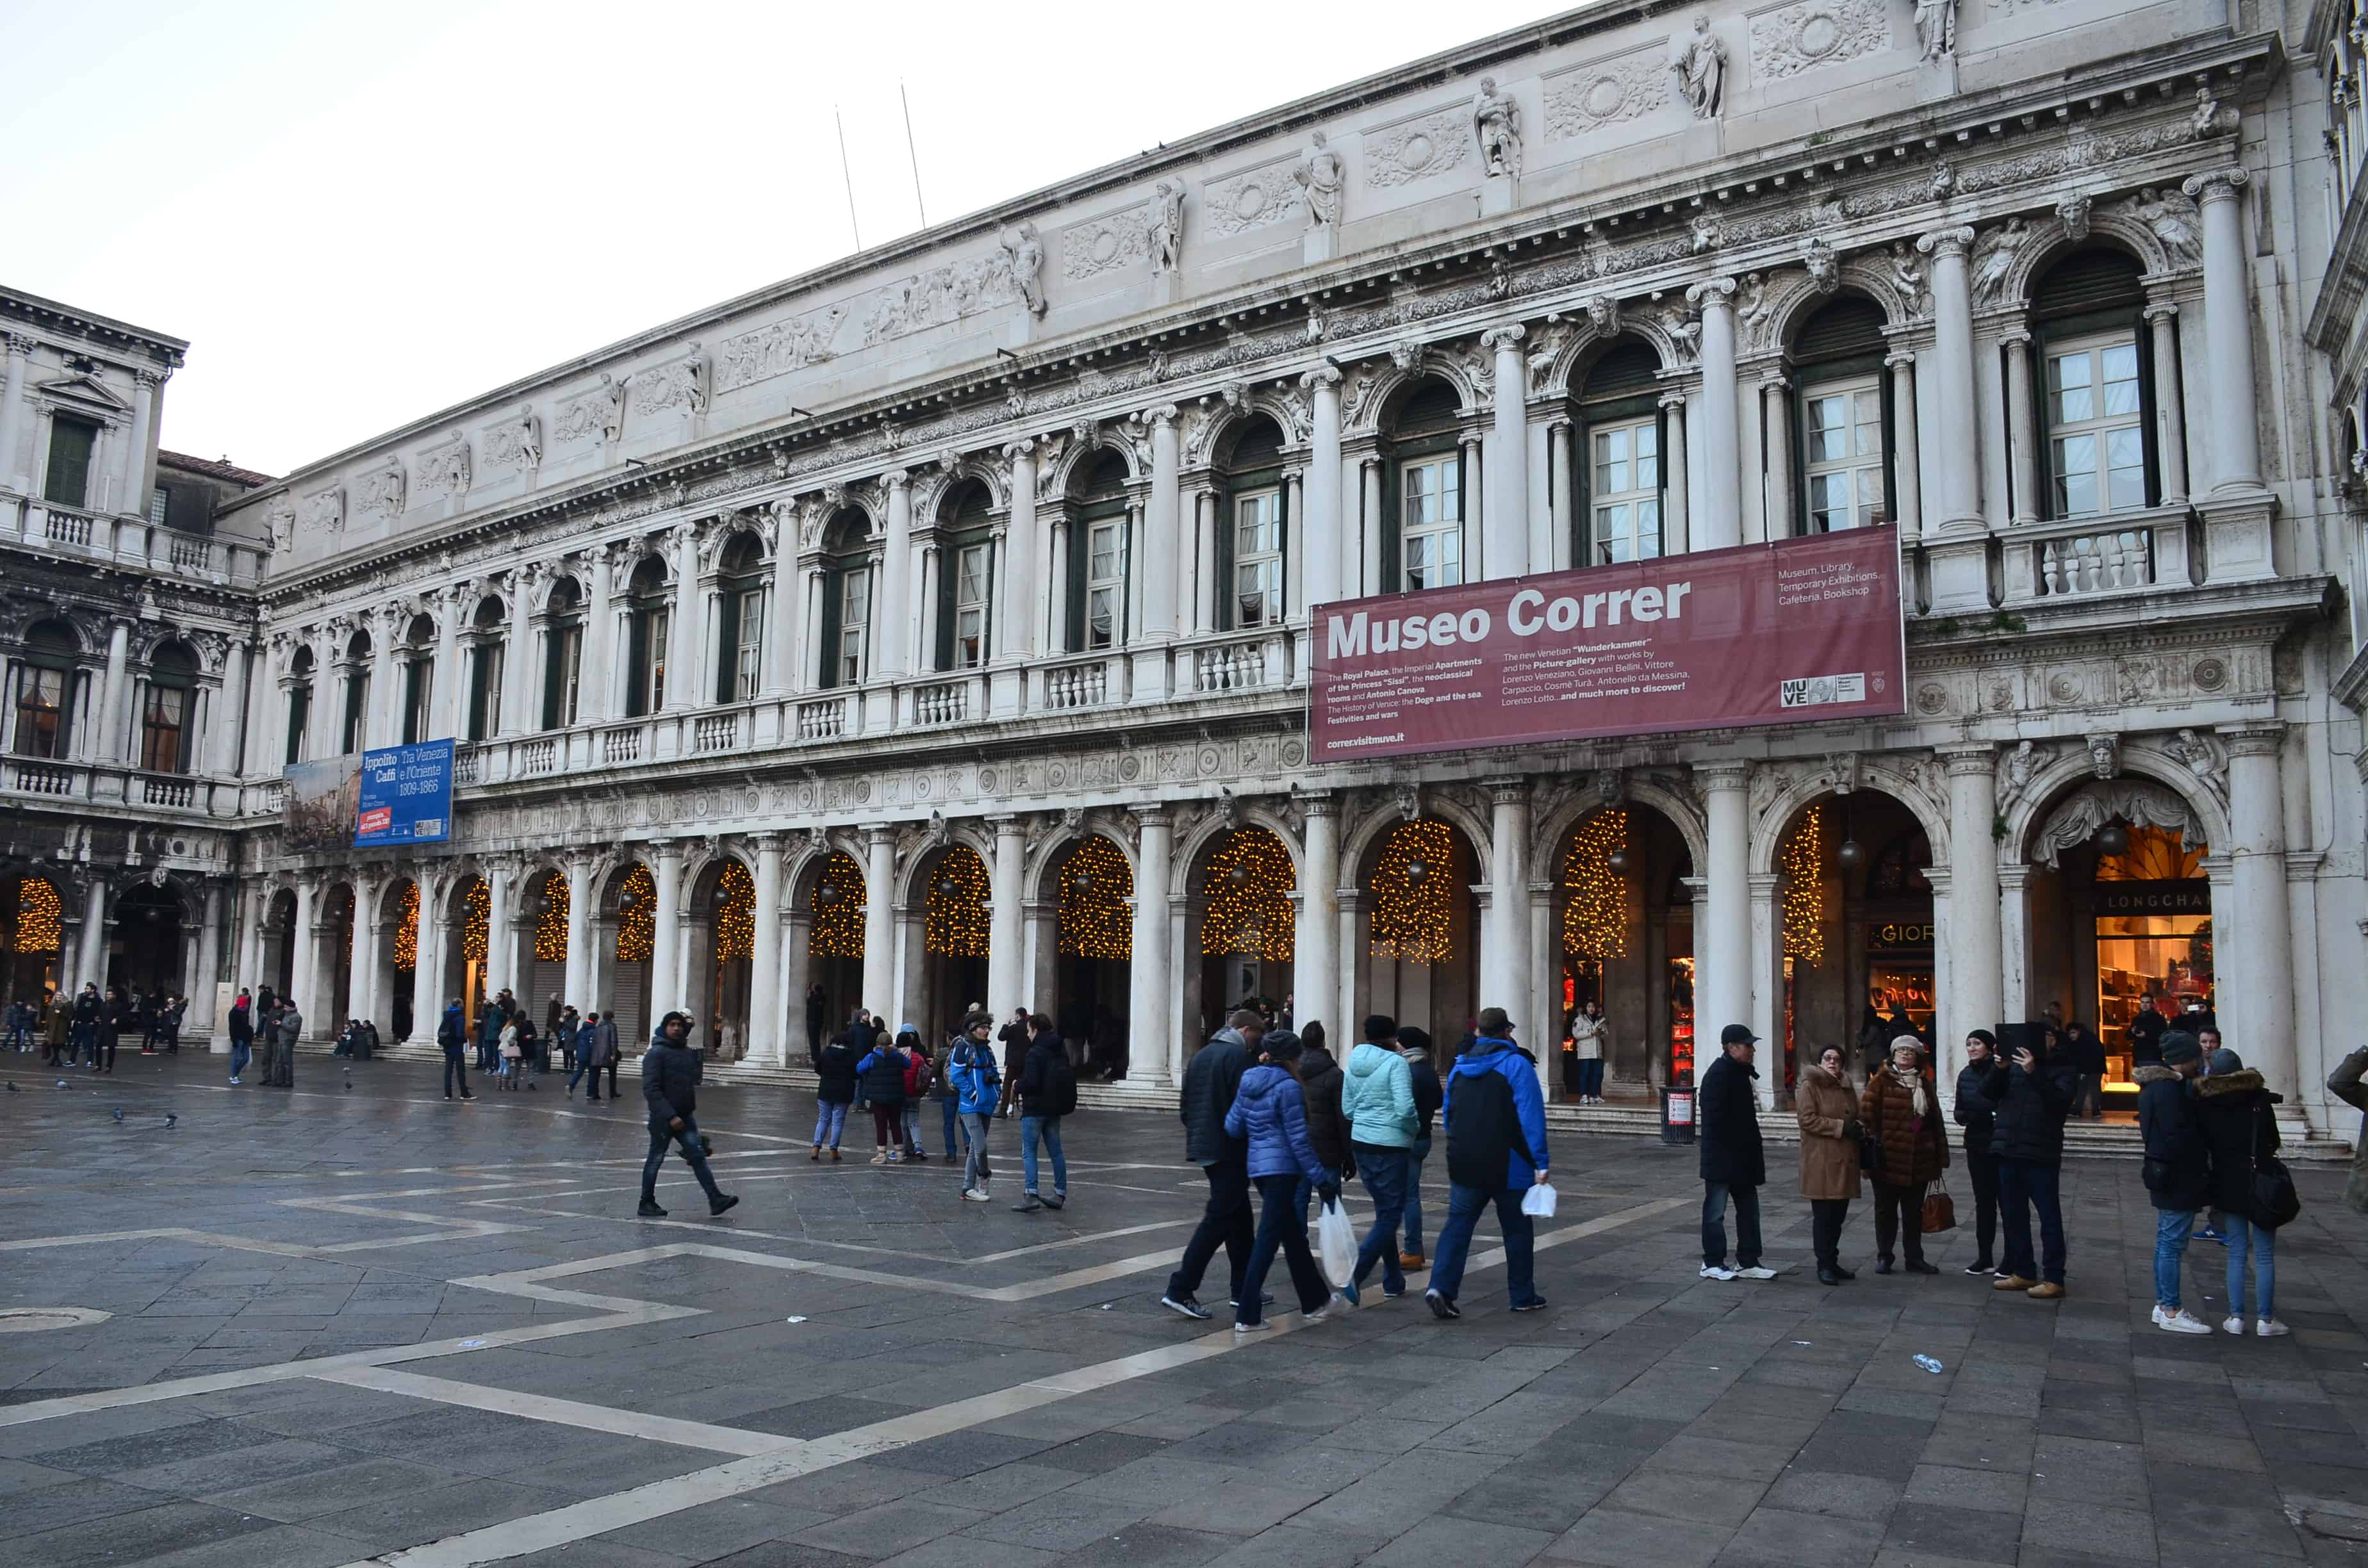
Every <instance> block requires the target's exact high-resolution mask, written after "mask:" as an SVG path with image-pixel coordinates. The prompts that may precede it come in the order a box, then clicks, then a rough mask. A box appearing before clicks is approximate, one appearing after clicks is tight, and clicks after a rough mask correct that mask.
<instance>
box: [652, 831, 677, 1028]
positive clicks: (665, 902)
mask: <svg viewBox="0 0 2368 1568" xmlns="http://www.w3.org/2000/svg"><path fill="white" fill-rule="evenodd" d="M650 851H651V852H650V853H649V854H648V855H647V856H645V857H643V861H642V863H643V865H644V866H647V867H648V868H649V871H650V881H651V882H652V884H653V888H654V893H655V896H654V898H653V900H652V903H653V904H654V905H655V907H654V908H653V910H652V912H651V930H650V1016H649V1017H647V1018H645V1019H643V1023H644V1024H645V1025H647V1026H648V1027H649V1028H652V1029H655V1028H657V1025H658V1020H659V1019H660V1018H663V1017H666V1014H668V1013H670V1012H676V1011H678V1010H680V1008H681V1006H682V992H681V988H680V971H681V969H682V962H681V953H682V846H681V845H679V844H677V843H675V842H673V841H672V840H668V839H659V840H654V841H652V843H651V845H650Z"/></svg>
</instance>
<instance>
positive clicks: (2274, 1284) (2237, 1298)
mask: <svg viewBox="0 0 2368 1568" xmlns="http://www.w3.org/2000/svg"><path fill="white" fill-rule="evenodd" d="M2223 1228H2224V1229H2225V1230H2226V1232H2227V1233H2228V1315H2229V1316H2231V1317H2243V1316H2244V1315H2245V1256H2246V1253H2247V1252H2248V1250H2249V1251H2250V1253H2251V1254H2252V1259H2253V1308H2254V1313H2255V1315H2256V1316H2258V1317H2260V1318H2261V1319H2263V1320H2264V1321H2266V1320H2268V1319H2270V1318H2273V1317H2275V1316H2277V1315H2278V1311H2277V1309H2278V1233H2276V1232H2275V1231H2272V1230H2271V1229H2270V1228H2269V1227H2268V1226H2267V1225H2256V1224H2254V1223H2253V1222H2252V1221H2249V1220H2248V1219H2246V1218H2245V1217H2244V1216H2243V1215H2242V1214H2231V1215H2229V1216H2228V1221H2227V1223H2226V1226H2224V1227H2223Z"/></svg>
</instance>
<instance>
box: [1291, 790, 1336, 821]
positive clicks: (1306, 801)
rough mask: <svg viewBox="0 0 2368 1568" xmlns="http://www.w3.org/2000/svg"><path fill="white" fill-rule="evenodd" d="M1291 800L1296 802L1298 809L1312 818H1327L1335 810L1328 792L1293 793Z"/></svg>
mask: <svg viewBox="0 0 2368 1568" xmlns="http://www.w3.org/2000/svg"><path fill="white" fill-rule="evenodd" d="M1292 800H1294V801H1298V802H1299V804H1300V808H1301V809H1302V810H1303V811H1304V812H1306V813H1307V814H1308V815H1309V816H1312V817H1328V816H1330V815H1331V814H1332V812H1333V810H1334V809H1335V807H1334V801H1333V799H1332V791H1331V790H1301V791H1299V792H1297V793H1294V794H1293V795H1292Z"/></svg>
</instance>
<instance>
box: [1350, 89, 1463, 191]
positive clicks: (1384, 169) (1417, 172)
mask: <svg viewBox="0 0 2368 1568" xmlns="http://www.w3.org/2000/svg"><path fill="white" fill-rule="evenodd" d="M1364 145H1365V183H1366V184H1367V185H1369V186H1372V187H1375V188H1376V189H1381V190H1386V189H1389V188H1390V187H1393V186H1401V185H1406V184H1407V183H1409V182H1411V181H1414V180H1418V179H1429V177H1430V176H1433V175H1443V174H1445V173H1447V172H1448V171H1449V170H1451V169H1458V168H1461V167H1463V161H1464V160H1465V159H1466V158H1468V157H1470V156H1471V155H1472V151H1473V140H1472V129H1471V124H1470V119H1469V117H1468V114H1467V111H1465V110H1463V109H1461V108H1452V109H1440V110H1439V111H1437V112H1435V113H1431V114H1426V115H1421V116H1417V118H1415V119H1402V120H1400V121H1398V122H1397V123H1396V124H1395V125H1386V126H1382V127H1380V128H1378V129H1376V130H1372V131H1367V132H1365V138H1364Z"/></svg>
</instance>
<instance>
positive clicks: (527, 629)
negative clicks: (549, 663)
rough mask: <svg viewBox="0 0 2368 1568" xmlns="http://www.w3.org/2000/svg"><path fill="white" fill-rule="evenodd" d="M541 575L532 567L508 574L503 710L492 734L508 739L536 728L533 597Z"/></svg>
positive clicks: (503, 662)
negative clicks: (498, 724)
mask: <svg viewBox="0 0 2368 1568" xmlns="http://www.w3.org/2000/svg"><path fill="white" fill-rule="evenodd" d="M541 582H542V574H541V571H540V570H538V569H537V568H536V567H533V566H531V565H528V566H520V567H519V568H518V570H516V571H515V572H512V573H511V574H510V595H509V598H510V602H509V611H510V615H509V622H510V624H509V631H508V632H507V634H506V636H505V638H504V646H503V648H502V710H501V713H500V715H499V719H500V727H499V728H498V729H497V730H496V731H495V733H496V734H498V735H500V736H501V737H503V738H505V739H507V738H508V737H510V736H513V735H522V734H524V733H527V732H528V731H529V730H532V729H533V728H534V727H535V724H534V722H535V719H536V718H537V717H538V716H539V715H538V713H537V708H538V706H539V704H538V701H537V699H538V698H539V697H540V696H541V693H540V692H539V691H538V690H537V689H536V688H537V687H539V686H540V684H541V681H540V679H539V677H540V676H541V673H542V672H541V671H540V670H538V669H536V668H535V667H534V653H533V650H534V619H533V618H534V596H535V593H536V590H537V589H538V588H539V587H540V586H541Z"/></svg>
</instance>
